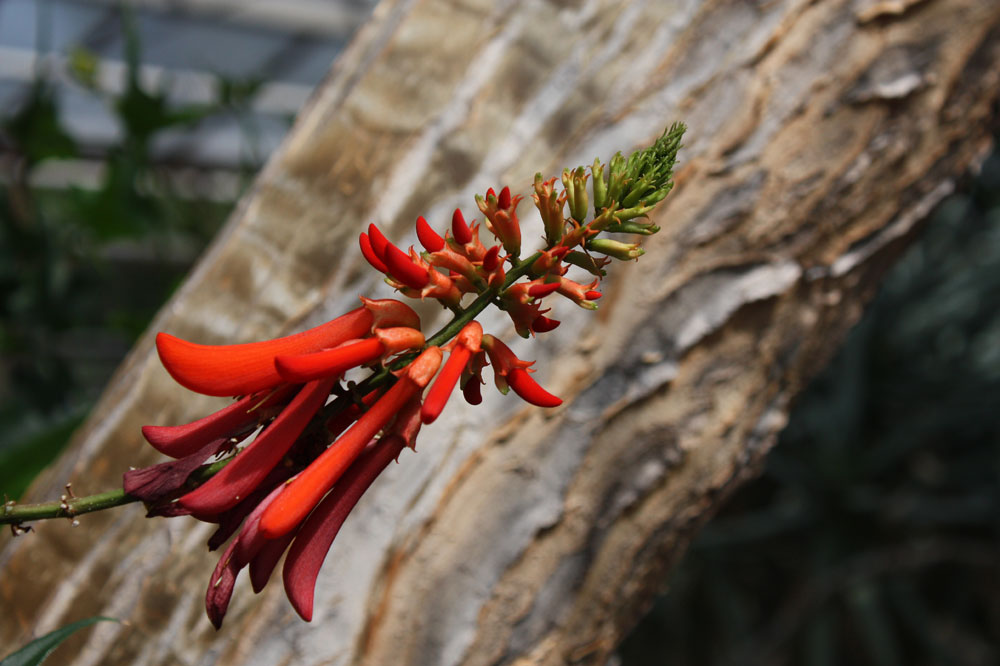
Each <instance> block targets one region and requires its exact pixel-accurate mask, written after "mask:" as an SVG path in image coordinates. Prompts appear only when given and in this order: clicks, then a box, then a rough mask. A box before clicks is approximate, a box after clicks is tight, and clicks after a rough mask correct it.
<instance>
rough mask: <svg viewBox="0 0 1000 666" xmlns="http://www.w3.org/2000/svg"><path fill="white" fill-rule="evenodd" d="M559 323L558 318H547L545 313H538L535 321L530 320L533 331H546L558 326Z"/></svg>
mask: <svg viewBox="0 0 1000 666" xmlns="http://www.w3.org/2000/svg"><path fill="white" fill-rule="evenodd" d="M560 323H561V322H560V321H559V320H558V319H549V318H548V317H546V316H545V315H538V317H536V318H535V321H533V322H531V330H532V331H534V332H535V333H548V332H549V331H552V330H555V329H556V328H558V326H559V324H560Z"/></svg>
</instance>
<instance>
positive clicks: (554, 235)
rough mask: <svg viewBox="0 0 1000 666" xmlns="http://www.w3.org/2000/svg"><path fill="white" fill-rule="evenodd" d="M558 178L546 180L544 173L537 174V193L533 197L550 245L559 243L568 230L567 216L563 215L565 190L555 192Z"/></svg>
mask: <svg viewBox="0 0 1000 666" xmlns="http://www.w3.org/2000/svg"><path fill="white" fill-rule="evenodd" d="M555 182H556V179H555V178H549V179H548V180H544V179H543V178H542V174H540V173H539V174H535V185H534V187H535V193H534V194H532V195H531V198H532V199H533V200H534V202H535V207H536V208H538V212H539V213H541V215H542V224H543V225H544V227H545V239H546V240H547V241H548V243H549V244H550V245H554V244H556V243H558V242H559V241H560V240H561V239H562V236H563V232H564V231H565V230H566V218H564V217H563V208H564V207H565V205H566V192H565V190H564V191H563V192H561V193H560V194H558V195H556V194H555V188H554V187H553V185H555Z"/></svg>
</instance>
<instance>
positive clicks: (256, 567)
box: [250, 532, 296, 593]
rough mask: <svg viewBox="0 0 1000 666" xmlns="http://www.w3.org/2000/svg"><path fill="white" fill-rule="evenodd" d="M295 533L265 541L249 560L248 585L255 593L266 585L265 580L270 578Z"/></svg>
mask: <svg viewBox="0 0 1000 666" xmlns="http://www.w3.org/2000/svg"><path fill="white" fill-rule="evenodd" d="M295 534H296V533H295V532H289V533H288V534H286V535H285V536H283V537H281V538H280V539H273V540H271V541H267V542H265V543H264V545H263V547H261V549H260V550H259V551H257V554H256V555H254V557H253V559H252V560H250V586H251V587H253V591H254V592H255V593H259V592H260V591H261V590H263V589H264V586H265V585H267V581H268V580H269V579H270V578H271V572H272V571H274V567H275V566H277V564H278V560H280V559H281V556H282V555H283V554H284V552H285V550H286V549H287V548H288V544H290V543H291V542H292V539H294V538H295Z"/></svg>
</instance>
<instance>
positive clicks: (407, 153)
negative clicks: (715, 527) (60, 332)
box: [0, 0, 1000, 666]
mask: <svg viewBox="0 0 1000 666" xmlns="http://www.w3.org/2000/svg"><path fill="white" fill-rule="evenodd" d="M997 62H1000V4H998V3H996V2H995V1H994V0H925V1H922V2H921V1H919V0H893V1H890V0H883V1H879V0H853V1H851V0H828V1H824V2H807V1H804V0H770V1H767V2H764V1H760V2H745V1H742V0H740V1H735V0H674V1H671V2H653V1H647V2H641V1H633V2H623V3H613V2H601V1H600V0H576V1H574V0H562V1H559V2H556V1H555V0H553V1H552V2H549V3H546V2H542V1H540V0H505V1H504V0H502V1H501V2H494V1H493V0H490V1H485V0H467V1H459V0H456V1H453V2H445V1H441V0H397V1H391V0H385V1H384V2H383V4H382V5H381V6H380V7H379V8H378V9H377V11H376V13H375V15H374V17H373V19H372V21H371V22H370V23H369V24H368V25H367V26H366V27H365V28H364V29H363V30H362V32H361V33H360V34H359V35H358V37H357V38H356V40H355V42H354V44H353V45H352V47H351V48H350V49H349V50H348V51H347V52H346V53H345V54H344V56H343V57H342V59H341V60H340V61H339V62H338V64H337V65H336V66H335V68H334V70H333V73H332V74H331V76H330V77H329V79H328V80H327V81H326V82H325V84H324V85H323V86H322V87H321V89H320V90H319V91H318V92H317V94H316V96H315V97H314V99H313V100H312V101H311V103H310V105H309V106H308V108H307V109H306V110H304V111H303V113H302V114H301V116H300V118H299V120H298V122H297V124H296V126H295V128H294V130H293V132H292V134H291V136H290V137H289V139H288V140H287V142H286V143H285V145H284V146H283V148H282V149H281V150H280V151H279V153H278V154H276V155H275V156H274V157H273V159H272V160H271V161H270V163H269V165H268V166H267V168H266V169H265V171H264V172H263V173H262V174H261V176H260V178H259V179H258V181H257V183H256V185H255V187H254V189H253V191H252V192H250V193H249V194H248V195H247V196H246V197H245V199H244V200H243V202H242V204H241V206H240V208H239V210H238V211H236V213H235V214H234V215H233V218H232V220H231V221H230V224H229V225H228V226H227V227H226V229H225V231H224V232H223V233H222V234H221V236H220V237H219V238H218V239H217V241H216V242H215V244H214V245H213V246H212V248H211V250H210V251H209V252H208V253H207V254H206V256H205V257H204V258H203V260H202V262H201V263H200V264H199V266H198V268H197V270H195V272H194V273H193V274H192V275H191V276H190V278H189V280H188V281H187V283H186V284H185V286H184V287H183V288H182V289H181V290H180V292H179V293H178V294H177V295H176V297H175V298H174V299H173V300H172V301H171V302H170V303H169V304H168V305H167V306H166V307H165V308H164V310H163V311H162V312H161V314H160V315H159V317H158V319H157V321H156V322H155V324H154V326H153V329H154V330H166V331H169V332H171V333H175V334H178V335H180V336H183V337H186V338H189V339H194V340H198V341H202V342H219V341H235V340H250V339H258V338H262V337H270V336H273V335H275V334H279V333H281V332H285V331H291V330H294V329H296V328H299V327H303V326H305V325H308V324H312V323H316V322H319V321H321V320H324V319H326V318H328V317H330V316H332V315H334V314H337V313H339V312H341V311H344V310H346V309H349V308H351V307H354V305H355V303H356V300H355V299H356V295H357V294H359V293H361V294H367V295H374V294H381V295H383V296H387V295H388V289H387V288H386V287H385V286H384V285H381V284H380V283H379V279H378V277H379V276H377V275H376V274H375V272H374V271H372V270H370V269H368V268H366V267H365V266H364V265H363V263H362V260H361V259H360V256H359V254H358V253H357V252H356V251H355V248H356V238H357V234H358V231H359V229H360V228H361V227H362V225H363V224H367V223H368V222H371V221H374V222H378V223H379V224H381V225H383V228H385V229H387V230H389V231H390V232H392V235H394V236H395V237H396V239H397V240H402V241H406V242H409V239H408V238H407V237H406V234H409V233H410V230H411V229H412V226H411V225H412V222H413V219H414V218H415V217H416V215H417V214H418V213H424V214H425V215H426V216H427V218H428V219H430V220H432V221H433V222H434V223H435V224H441V223H443V222H444V221H445V220H446V219H447V214H448V211H450V210H451V208H453V207H454V206H456V205H461V206H462V207H463V208H464V209H465V210H466V211H467V212H471V211H472V210H474V207H473V205H472V200H471V194H472V193H473V192H476V191H478V192H482V191H485V189H486V188H487V187H488V186H496V185H498V184H501V185H502V184H510V185H512V187H513V189H514V190H515V191H518V192H521V193H522V194H526V193H527V192H526V191H527V190H528V188H529V183H530V181H531V177H532V176H533V175H534V173H535V171H536V170H542V171H543V172H547V171H554V170H555V169H559V168H561V167H562V166H567V165H575V164H579V163H589V162H590V161H591V160H592V159H593V158H594V157H595V156H596V155H600V156H601V157H602V158H604V159H607V158H608V157H609V156H610V152H611V151H613V150H614V149H617V148H621V149H623V150H631V149H633V148H634V147H636V146H639V145H642V144H644V143H647V142H649V141H650V140H652V139H653V138H655V136H657V135H658V133H659V132H660V131H661V130H662V129H663V127H664V126H665V125H666V124H668V123H669V122H670V121H672V120H675V119H683V120H685V121H686V122H687V123H688V124H689V125H690V132H689V134H688V139H687V147H686V148H685V150H684V151H683V152H682V164H683V167H682V170H681V171H680V173H679V175H678V179H677V180H678V187H677V189H676V190H675V191H674V193H673V194H672V195H671V197H669V198H668V201H667V205H665V206H663V207H662V210H660V211H658V213H657V214H656V217H655V220H656V222H657V223H658V224H659V225H660V226H661V227H663V231H662V232H661V233H660V234H659V235H658V236H656V237H654V238H653V239H652V240H651V242H649V243H648V245H647V255H646V256H645V257H643V258H642V260H641V261H640V262H638V263H636V264H629V265H616V266H614V267H613V268H614V269H615V270H614V272H613V274H612V275H611V277H610V279H609V280H608V282H607V284H606V296H605V298H604V299H602V301H601V306H602V307H601V309H600V310H599V311H598V312H597V313H596V314H590V313H586V312H583V311H577V310H575V309H574V307H573V306H572V305H571V304H569V303H566V304H560V305H559V306H558V309H559V311H558V313H557V314H556V316H557V317H558V318H560V319H563V324H562V327H561V328H560V329H559V331H558V332H557V334H553V335H548V336H545V337H544V338H542V339H540V340H537V341H535V342H532V343H529V344H525V345H523V346H517V347H516V349H518V350H520V351H522V352H523V355H524V356H526V357H527V358H535V359H538V363H537V365H536V367H537V368H538V369H539V374H538V375H537V377H539V378H540V379H541V380H542V381H543V383H544V384H545V385H547V386H548V387H550V388H551V389H552V390H553V391H554V392H556V393H558V394H559V395H561V396H563V397H564V398H566V404H565V406H564V407H561V408H559V409H557V410H553V411H544V410H540V409H535V408H526V407H525V406H524V405H523V403H520V402H519V401H518V400H517V399H515V398H513V397H508V398H504V397H502V396H499V395H496V394H490V395H488V396H487V399H486V401H485V403H484V404H483V405H482V406H480V407H479V408H475V409H474V408H470V407H467V406H464V405H461V404H459V403H458V402H456V403H455V404H453V405H450V406H449V407H448V409H447V410H446V413H445V415H444V416H443V417H442V418H441V419H440V420H439V421H438V422H437V423H436V424H435V425H434V427H432V428H426V429H425V430H424V432H423V433H422V434H421V442H420V447H419V448H420V450H419V453H418V454H416V455H414V454H412V453H404V455H403V457H402V458H401V461H400V463H401V464H399V465H396V466H393V467H392V468H390V470H389V471H388V473H387V474H386V475H385V476H384V477H383V478H382V479H381V480H380V481H379V482H378V483H377V484H376V486H375V487H374V488H373V489H372V492H371V493H369V495H368V496H366V497H365V499H364V500H363V501H362V502H361V504H360V505H359V506H358V508H357V509H356V511H355V514H354V515H353V516H352V518H351V519H350V520H349V521H348V523H347V525H346V526H345V528H344V530H343V531H342V532H341V535H340V537H339V538H338V542H337V544H335V546H334V548H333V550H332V551H331V553H330V555H329V557H328V558H327V561H326V565H325V568H324V571H323V574H322V575H321V578H320V581H319V587H318V590H317V603H316V607H317V612H316V617H315V619H314V621H313V623H312V624H311V625H308V624H305V623H302V622H301V621H299V620H298V618H297V617H296V616H295V615H294V613H293V612H292V610H291V609H290V607H289V606H288V605H287V603H286V602H285V600H284V599H283V594H282V591H281V586H280V581H278V580H274V581H272V584H271V586H269V589H267V590H266V591H265V592H264V593H263V594H262V595H260V596H256V597H255V596H254V595H253V594H252V593H251V591H250V589H249V585H246V584H245V580H241V581H240V583H239V584H238V585H237V590H236V594H235V597H234V602H233V605H232V607H231V609H230V613H229V616H228V617H227V619H226V623H225V625H224V627H223V629H222V631H220V632H218V633H216V632H215V631H214V630H213V629H212V628H211V626H210V625H209V623H208V621H207V620H206V619H205V616H204V611H203V595H204V589H205V586H206V584H207V582H208V577H209V574H210V572H211V570H212V567H213V566H214V557H215V556H213V555H210V554H208V553H207V552H206V551H205V545H204V544H205V540H206V538H207V536H208V534H209V532H210V527H208V526H205V525H201V524H196V523H195V522H194V521H193V520H189V519H183V518H182V519H171V520H164V519H156V520H145V519H144V518H143V517H142V515H143V512H142V509H141V508H140V507H136V506H132V507H128V508H125V509H119V510H116V511H112V512H105V513H103V514H95V515H90V516H85V517H83V518H82V519H81V523H82V524H81V526H80V527H77V528H75V529H71V528H70V526H69V525H68V524H66V523H65V522H62V521H59V522H55V523H51V524H44V525H38V526H37V532H36V533H34V534H31V535H29V536H27V537H23V538H19V539H17V540H11V539H10V538H9V537H4V544H3V546H4V548H3V551H2V552H0V567H2V573H0V600H2V604H3V607H4V613H3V620H2V622H0V645H4V646H12V645H17V644H19V643H22V642H24V641H26V640H27V639H28V638H29V637H30V636H32V635H38V634H41V633H44V632H47V631H50V630H51V629H53V628H55V627H58V626H61V625H63V624H66V623H68V622H70V621H72V620H76V619H79V618H81V617H86V616H89V615H93V614H98V613H99V614H103V615H110V616H115V617H119V618H124V619H127V620H128V624H121V625H117V624H102V625H100V626H98V627H96V628H94V629H93V630H89V632H88V633H87V634H86V635H85V636H83V635H81V636H80V637H78V638H76V639H74V640H73V641H71V642H70V643H69V644H67V646H66V647H65V648H64V649H61V650H60V651H59V652H58V653H57V656H56V659H54V660H53V662H52V663H72V664H76V665H81V666H82V665H84V664H87V665H93V664H143V665H155V664H267V665H273V664H291V663H295V664H355V663H363V664H433V665H448V664H500V663H517V664H529V663H545V664H562V663H577V662H582V663H595V664H601V663H604V662H605V661H606V659H607V657H608V655H609V654H610V652H611V651H612V650H613V648H614V646H615V644H616V642H617V641H618V640H619V639H620V637H621V635H622V633H623V632H624V631H626V630H627V629H628V628H629V627H630V626H631V625H632V624H633V622H634V621H635V620H636V619H637V616H638V614H639V613H640V612H641V611H642V610H643V609H644V608H645V606H646V604H647V603H648V601H649V600H650V599H651V597H652V595H653V594H654V593H655V591H656V590H657V587H658V583H659V581H661V580H662V578H663V576H664V574H665V572H666V571H667V570H668V569H669V568H670V566H671V565H672V564H673V563H674V562H676V560H677V558H678V557H679V556H680V554H681V552H682V550H683V548H684V546H685V544H686V543H687V541H688V540H689V539H690V537H691V535H692V533H693V532H694V531H695V530H696V529H697V528H698V526H699V525H700V524H701V523H702V522H703V521H704V520H706V519H707V518H708V517H709V516H710V514H711V513H712V511H713V509H714V508H715V507H716V506H718V504H719V502H720V501H721V499H722V498H723V497H724V496H725V494H726V493H727V492H728V491H729V490H730V489H731V488H733V487H735V486H736V485H737V484H738V483H740V481H742V480H743V479H745V478H747V477H748V476H749V475H751V474H752V473H753V472H754V470H755V469H756V468H757V465H758V463H759V462H760V460H761V458H762V456H763V455H764V454H765V453H766V451H767V450H768V448H769V447H770V446H771V445H772V444H773V442H774V440H775V436H776V434H777V433H778V432H779V431H780V430H781V428H782V426H783V424H784V423H785V420H786V414H787V410H788V407H789V403H790V401H791V400H792V398H793V397H794V396H795V395H796V394H797V393H798V392H799V391H800V390H801V389H802V387H803V384H804V382H805V381H806V379H807V378H808V377H809V376H810V375H811V374H812V373H813V372H815V371H816V370H817V369H818V368H819V367H820V365H821V364H822V363H823V362H824V360H825V359H827V358H828V357H829V356H830V354H831V353H832V352H833V350H834V349H835V348H836V346H837V344H838V342H839V341H840V340H841V339H842V337H843V334H844V333H845V332H846V330H847V328H848V327H849V326H850V325H851V324H852V323H853V322H854V321H855V320H856V319H857V317H858V315H859V312H860V310H861V308H862V306H863V303H864V302H865V299H866V298H867V297H868V296H870V294H871V292H872V290H873V289H874V287H875V286H876V285H877V282H878V278H879V276H880V275H881V274H882V272H883V271H884V270H885V268H886V266H887V264H888V263H889V262H890V260H891V259H892V258H893V257H894V256H895V255H896V254H897V253H898V251H899V249H900V248H901V247H902V246H903V245H905V243H906V241H907V240H908V238H909V237H911V235H912V234H913V233H914V231H915V229H916V228H917V227H918V226H919V222H920V220H921V219H922V218H923V217H924V216H925V215H926V213H927V212H928V211H929V210H930V209H931V207H932V206H934V205H935V204H936V203H937V202H938V201H940V200H941V199H942V198H943V197H944V196H946V195H947V194H948V193H949V192H950V191H952V189H953V187H954V183H955V179H956V177H958V176H959V175H961V174H962V173H963V172H964V171H965V170H966V169H967V168H969V167H970V166H973V165H975V164H976V163H977V162H978V160H979V159H981V158H982V156H983V155H984V152H985V150H986V149H987V147H988V144H989V125H990V123H991V122H992V120H993V114H994V105H995V103H996V101H997V96H998V90H1000V82H998V75H1000V70H998V69H997V67H996V63H997ZM532 236H533V234H527V233H526V234H525V238H526V239H527V238H529V237H532ZM422 314H423V315H424V319H425V324H427V325H431V324H433V320H434V317H435V316H436V315H435V309H434V308H430V307H427V308H424V309H423V310H422ZM485 324H486V328H487V330H488V331H491V332H494V333H497V334H503V335H504V337H505V338H506V339H508V340H510V339H512V338H514V336H513V331H512V329H511V327H510V326H509V324H507V323H505V322H504V321H503V320H502V319H501V318H499V317H494V318H488V319H487V320H486V321H485ZM217 404H220V403H219V401H214V400H210V399H206V398H198V397H196V396H193V395H190V394H188V393H187V392H185V391H184V390H183V389H181V388H180V387H178V386H176V385H175V384H173V382H172V381H171V380H170V379H169V377H168V376H167V374H166V373H165V372H164V371H163V370H162V369H161V368H160V366H159V364H158V362H157V360H156V359H155V356H154V355H153V354H151V335H147V336H146V337H145V338H144V339H143V340H142V341H141V343H140V344H139V345H138V346H137V348H136V349H135V351H134V352H133V353H132V355H131V356H130V357H129V359H128V360H127V362H126V363H125V364H124V366H123V367H122V368H121V370H120V371H119V372H118V374H117V376H116V377H115V379H114V381H113V382H112V383H111V385H110V386H109V387H108V389H107V392H106V394H105V396H104V399H103V400H102V401H101V403H100V405H99V407H98V408H97V410H96V411H95V413H94V415H93V416H92V418H90V419H89V421H88V422H87V423H86V425H85V426H84V427H83V428H81V430H80V432H78V433H77V436H76V438H75V443H74V444H73V446H72V448H71V450H70V451H69V452H67V453H66V455H64V456H63V457H62V458H61V459H60V460H59V461H58V462H57V463H56V464H55V465H53V467H52V468H51V469H50V470H49V471H48V472H47V473H46V474H45V476H44V478H43V479H41V480H40V481H39V482H38V483H37V484H36V485H35V487H34V489H33V496H34V497H35V498H49V497H52V496H53V495H58V494H59V492H61V487H62V485H63V484H64V483H65V482H67V481H72V482H73V487H74V489H75V490H76V491H77V493H78V494H79V493H88V492H95V491H99V490H104V489H106V488H109V487H113V486H115V485H117V484H118V483H119V482H120V477H121V473H122V472H123V471H124V470H125V469H127V467H128V466H129V465H132V466H139V465H146V464H150V463H152V462H155V461H156V460H157V458H156V457H155V454H154V453H153V452H152V450H151V449H149V448H148V447H146V446H144V445H143V443H142V441H141V438H140V434H139V427H140V426H141V425H143V424H147V423H157V424H169V423H175V422H182V421H184V420H185V419H188V418H191V417H193V416H195V415H198V414H201V413H203V412H205V411H206V410H207V409H209V408H210V407H212V406H213V405H217ZM244 578H245V576H244Z"/></svg>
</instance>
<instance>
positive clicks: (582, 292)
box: [558, 278, 601, 310]
mask: <svg viewBox="0 0 1000 666" xmlns="http://www.w3.org/2000/svg"><path fill="white" fill-rule="evenodd" d="M596 286H597V280H594V281H593V282H591V283H590V284H588V285H582V284H580V283H579V282H574V281H573V280H567V279H565V278H563V280H562V282H560V283H559V289H558V291H559V293H560V294H562V295H563V296H565V297H566V298H568V299H570V300H571V301H573V302H574V303H576V304H577V305H579V306H580V307H581V308H586V309H587V310H596V309H597V303H594V301H596V300H597V299H599V298H600V297H601V292H599V291H597V290H596V289H594V287H596Z"/></svg>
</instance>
